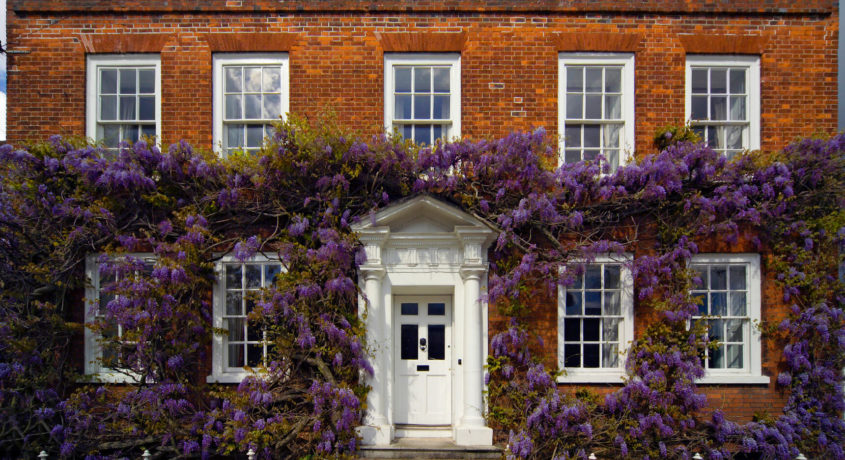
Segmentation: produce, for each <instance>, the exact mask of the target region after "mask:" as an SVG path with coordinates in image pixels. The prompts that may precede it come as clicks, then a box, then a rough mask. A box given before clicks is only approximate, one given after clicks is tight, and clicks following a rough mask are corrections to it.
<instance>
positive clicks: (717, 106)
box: [710, 96, 728, 120]
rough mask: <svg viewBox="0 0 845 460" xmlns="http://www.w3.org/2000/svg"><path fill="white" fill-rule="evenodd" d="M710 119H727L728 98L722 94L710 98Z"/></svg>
mask: <svg viewBox="0 0 845 460" xmlns="http://www.w3.org/2000/svg"><path fill="white" fill-rule="evenodd" d="M710 119H711V120H727V119H728V98H727V97H724V96H713V97H711V98H710Z"/></svg>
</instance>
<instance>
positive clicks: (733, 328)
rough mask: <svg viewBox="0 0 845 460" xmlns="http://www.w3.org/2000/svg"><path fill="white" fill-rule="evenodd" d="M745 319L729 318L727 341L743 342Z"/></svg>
mask: <svg viewBox="0 0 845 460" xmlns="http://www.w3.org/2000/svg"><path fill="white" fill-rule="evenodd" d="M743 322H744V321H743V320H741V319H729V320H727V328H728V331H727V334H728V335H727V338H726V339H725V341H726V342H742V341H744V339H743V337H742V336H743V334H742V329H743V328H742V323H743Z"/></svg>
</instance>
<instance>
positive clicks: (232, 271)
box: [226, 265, 241, 289]
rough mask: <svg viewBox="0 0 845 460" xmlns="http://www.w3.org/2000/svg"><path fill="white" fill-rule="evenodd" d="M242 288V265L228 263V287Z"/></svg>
mask: <svg viewBox="0 0 845 460" xmlns="http://www.w3.org/2000/svg"><path fill="white" fill-rule="evenodd" d="M240 288H241V266H240V265H226V289H240Z"/></svg>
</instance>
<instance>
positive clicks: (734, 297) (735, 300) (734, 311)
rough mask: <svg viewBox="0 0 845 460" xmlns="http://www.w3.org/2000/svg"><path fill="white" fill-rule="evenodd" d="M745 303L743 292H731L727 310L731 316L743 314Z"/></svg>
mask: <svg viewBox="0 0 845 460" xmlns="http://www.w3.org/2000/svg"><path fill="white" fill-rule="evenodd" d="M746 305H747V302H746V301H745V293H744V292H731V308H730V312H729V314H730V315H731V316H745V315H746V309H745V306H746Z"/></svg>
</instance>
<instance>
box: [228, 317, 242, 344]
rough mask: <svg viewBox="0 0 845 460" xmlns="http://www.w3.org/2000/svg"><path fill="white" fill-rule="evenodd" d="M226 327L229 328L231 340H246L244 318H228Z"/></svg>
mask: <svg viewBox="0 0 845 460" xmlns="http://www.w3.org/2000/svg"><path fill="white" fill-rule="evenodd" d="M226 329H228V330H229V335H228V338H229V342H243V341H244V319H243V318H229V319H227V320H226Z"/></svg>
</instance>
